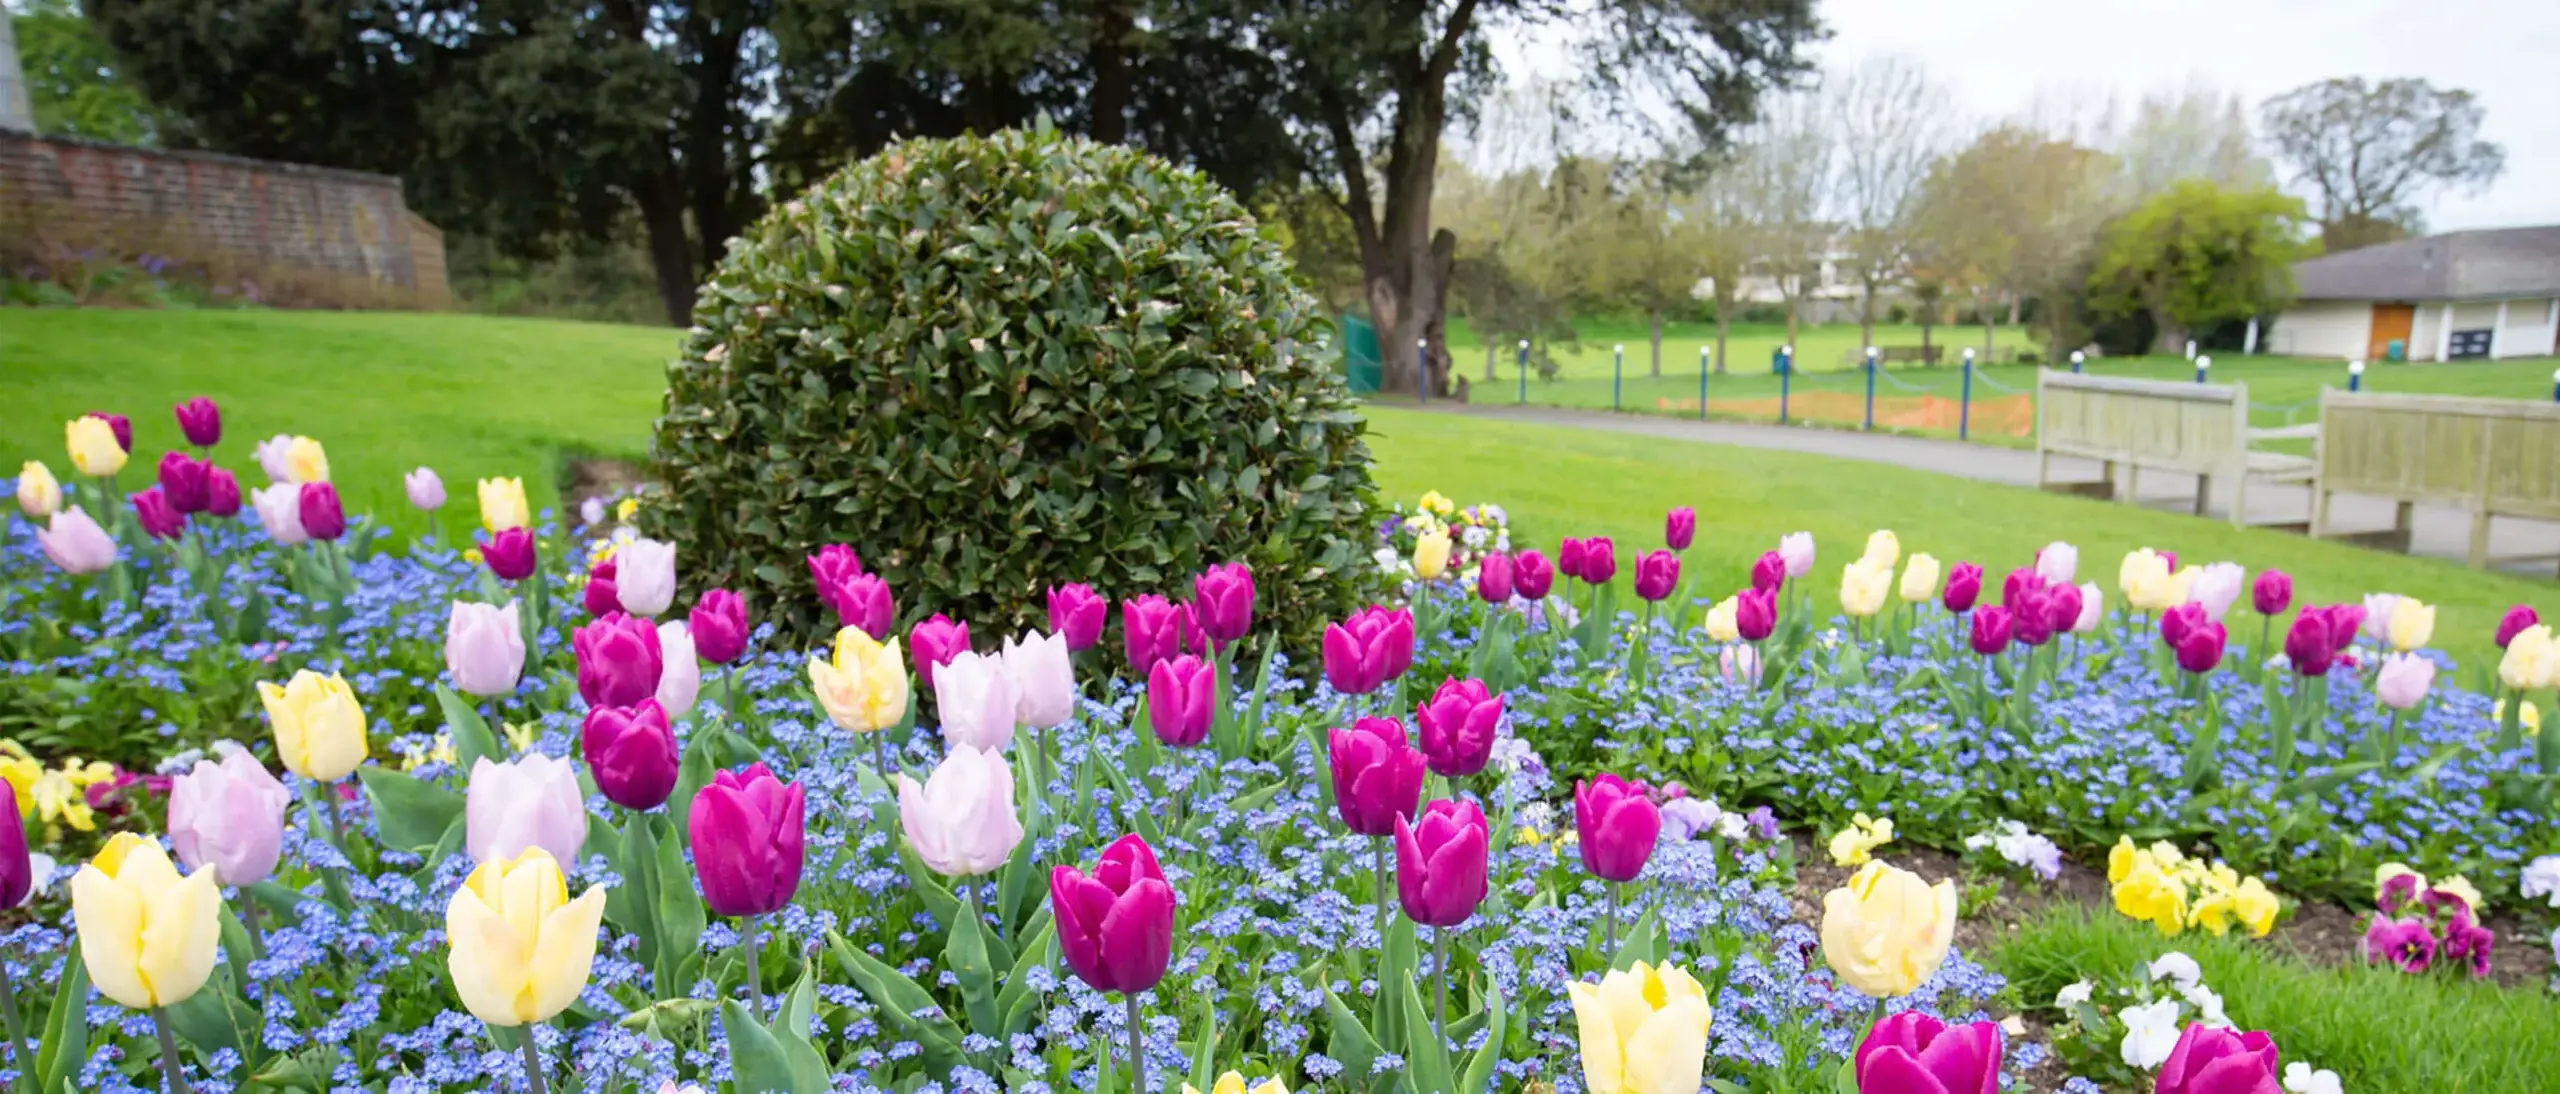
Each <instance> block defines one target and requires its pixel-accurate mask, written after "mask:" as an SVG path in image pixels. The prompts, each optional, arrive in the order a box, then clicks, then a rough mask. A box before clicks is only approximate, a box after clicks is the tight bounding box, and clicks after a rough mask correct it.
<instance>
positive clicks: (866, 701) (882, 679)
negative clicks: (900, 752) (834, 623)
mask: <svg viewBox="0 0 2560 1094" xmlns="http://www.w3.org/2000/svg"><path fill="white" fill-rule="evenodd" d="M809 685H810V687H811V688H812V689H814V690H815V691H816V692H817V693H818V705H819V706H821V707H824V708H826V711H827V717H829V718H831V719H834V720H835V723H836V724H837V725H839V726H842V727H844V728H846V729H849V730H852V731H854V732H855V733H872V732H877V731H879V730H883V729H887V728H889V727H890V726H894V725H896V724H898V722H899V721H900V720H901V719H903V718H905V717H906V716H907V663H906V660H905V658H903V657H902V656H900V655H899V653H898V640H897V639H896V638H891V639H889V643H888V644H887V645H885V646H884V645H882V644H880V643H879V642H877V641H874V640H873V639H872V637H871V636H870V635H869V634H866V633H864V632H863V629H862V628H860V627H846V628H845V629H843V630H840V631H837V632H836V646H835V659H834V660H832V661H827V660H821V659H819V658H815V657H812V658H810V659H809Z"/></svg>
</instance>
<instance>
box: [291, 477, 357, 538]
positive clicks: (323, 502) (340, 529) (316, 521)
mask: <svg viewBox="0 0 2560 1094" xmlns="http://www.w3.org/2000/svg"><path fill="white" fill-rule="evenodd" d="M300 500H301V503H302V531H303V534H304V535H307V536H310V537H311V538H313V539H317V540H334V539H337V538H338V537H339V536H342V535H345V534H347V514H346V510H344V509H341V508H339V506H338V488H337V487H336V486H335V485H333V484H330V483H325V482H306V483H303V484H302V495H301V499H300Z"/></svg>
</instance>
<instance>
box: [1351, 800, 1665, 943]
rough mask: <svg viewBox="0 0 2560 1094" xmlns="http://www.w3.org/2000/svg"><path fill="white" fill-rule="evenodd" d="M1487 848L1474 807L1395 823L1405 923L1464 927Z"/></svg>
mask: <svg viewBox="0 0 2560 1094" xmlns="http://www.w3.org/2000/svg"><path fill="white" fill-rule="evenodd" d="M1657 823H1659V820H1658V819H1657ZM1490 846H1491V835H1490V833H1489V832H1488V830H1487V829H1486V826H1485V821H1484V810H1482V809H1479V808H1477V807H1476V803H1474V802H1453V801H1446V800H1443V801H1435V802H1432V803H1431V804H1429V805H1426V806H1423V807H1422V814H1421V815H1420V816H1419V817H1416V818H1415V819H1414V820H1413V822H1412V823H1407V822H1406V821H1405V818H1403V817H1401V816H1399V817H1397V818H1396V898H1397V901H1398V902H1399V903H1401V904H1402V905H1403V906H1404V914H1405V917H1406V918H1408V919H1411V920H1413V921H1414V922H1415V923H1416V924H1419V925H1421V926H1425V927H1455V926H1457V925H1459V924H1461V923H1464V922H1466V921H1467V917H1469V916H1472V915H1474V914H1475V913H1476V905H1478V904H1480V903H1482V902H1483V901H1484V896H1485V891H1486V877H1485V857H1486V853H1487V849H1488V848H1489V847H1490Z"/></svg>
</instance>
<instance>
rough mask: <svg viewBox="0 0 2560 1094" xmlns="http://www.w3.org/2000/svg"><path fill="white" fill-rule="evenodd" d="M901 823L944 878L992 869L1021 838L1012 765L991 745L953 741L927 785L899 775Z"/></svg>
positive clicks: (928, 865) (909, 838) (914, 845)
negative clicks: (1015, 809) (1007, 764)
mask: <svg viewBox="0 0 2560 1094" xmlns="http://www.w3.org/2000/svg"><path fill="white" fill-rule="evenodd" d="M973 656H974V655H973ZM944 678H945V679H949V676H948V675H947V674H946V675H945V677H944ZM898 824H899V826H900V827H902V828H904V829H905V830H906V833H907V846H908V847H910V848H913V849H914V850H915V853H916V858H917V859H919V860H920V861H922V862H923V863H924V865H925V868H926V869H928V870H931V871H933V872H934V873H937V874H941V875H942V876H944V877H974V876H976V875H979V874H991V873H994V872H995V871H996V870H997V868H999V867H1002V866H1003V865H1004V864H1005V862H1006V860H1008V859H1011V858H1012V857H1013V849H1014V848H1015V847H1016V846H1018V845H1020V844H1021V843H1022V821H1021V819H1020V818H1018V817H1016V816H1015V815H1014V811H1013V769H1012V768H1011V767H1009V766H1006V764H1005V762H1004V757H1003V756H1001V755H998V754H997V753H996V752H995V751H993V750H991V749H979V748H972V747H970V746H968V745H966V744H957V745H953V746H952V748H951V754H950V755H949V756H946V757H944V758H943V760H942V762H941V763H940V764H938V765H936V766H935V767H934V769H933V774H932V775H931V776H930V777H928V778H927V779H926V780H925V782H924V784H923V785H921V786H919V785H917V783H916V781H915V780H914V779H912V778H909V777H907V775H906V774H905V773H903V772H901V773H900V774H899V775H898Z"/></svg>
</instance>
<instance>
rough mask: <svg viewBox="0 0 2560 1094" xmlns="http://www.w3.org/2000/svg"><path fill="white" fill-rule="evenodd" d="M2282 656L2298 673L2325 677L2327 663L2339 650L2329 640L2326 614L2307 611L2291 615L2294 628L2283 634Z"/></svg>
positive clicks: (2309, 609)
mask: <svg viewBox="0 0 2560 1094" xmlns="http://www.w3.org/2000/svg"><path fill="white" fill-rule="evenodd" d="M2284 656H2285V660H2287V661H2289V662H2291V663H2292V664H2293V671H2295V672H2297V673H2300V674H2302V675H2304V676H2327V675H2328V674H2329V664H2330V662H2332V661H2334V660H2335V659H2336V658H2337V656H2338V648H2337V647H2336V646H2335V645H2332V644H2331V643H2330V641H2329V617H2328V615H2327V613H2325V612H2322V611H2320V610H2318V609H2313V608H2306V609H2303V611H2302V613H2301V614H2299V615H2296V616H2294V617H2293V626H2292V627H2290V628H2288V629H2287V630H2286V631H2285V632H2284Z"/></svg>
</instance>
